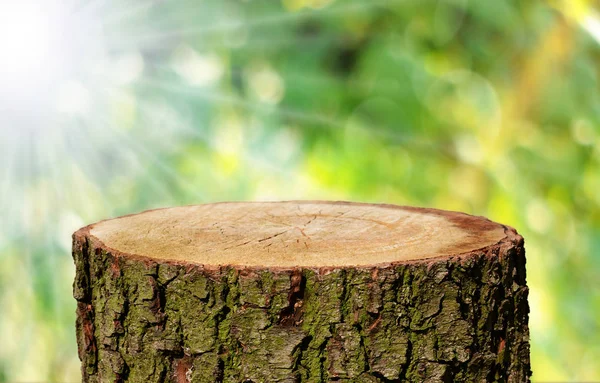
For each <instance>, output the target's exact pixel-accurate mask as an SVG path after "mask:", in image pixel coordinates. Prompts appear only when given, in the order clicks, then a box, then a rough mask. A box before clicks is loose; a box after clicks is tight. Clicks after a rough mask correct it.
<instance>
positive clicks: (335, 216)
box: [89, 201, 514, 268]
mask: <svg viewBox="0 0 600 383" xmlns="http://www.w3.org/2000/svg"><path fill="white" fill-rule="evenodd" d="M89 233H90V236H92V237H93V238H95V239H96V240H98V241H99V243H102V246H103V247H106V248H107V249H113V250H115V251H117V252H119V253H123V254H128V255H140V256H146V257H150V258H153V259H157V260H169V261H180V262H185V263H196V264H202V265H204V266H206V267H213V266H223V265H231V266H246V267H258V268H264V267H278V268H293V267H340V266H369V265H378V264H384V263H396V262H403V261H413V260H419V259H427V258H435V257H440V256H450V255H456V254H461V253H467V252H470V251H473V250H477V249H481V248H484V247H486V246H490V245H493V244H496V243H498V242H499V241H501V240H502V239H505V238H508V237H509V236H514V231H513V230H512V229H509V228H507V227H505V226H503V225H500V224H497V223H493V222H491V221H489V220H487V219H485V218H482V217H473V216H470V215H466V214H462V213H456V212H447V211H440V210H434V209H420V208H413V207H400V206H393V205H369V204H356V203H353V204H350V203H346V202H335V203H329V202H310V201H307V202H278V203H272V202H253V203H248V202H244V203H220V204H209V205H197V206H186V207H176V208H168V209H158V210H152V211H147V212H144V213H141V214H135V215H130V216H126V217H121V218H117V219H112V220H107V221H103V222H100V223H98V224H95V225H92V226H90V227H89Z"/></svg>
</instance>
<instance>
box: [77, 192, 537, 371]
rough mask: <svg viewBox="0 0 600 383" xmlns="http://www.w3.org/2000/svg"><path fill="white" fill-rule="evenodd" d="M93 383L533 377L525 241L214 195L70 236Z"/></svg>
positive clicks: (467, 221) (324, 205)
mask: <svg viewBox="0 0 600 383" xmlns="http://www.w3.org/2000/svg"><path fill="white" fill-rule="evenodd" d="M73 237H74V243H73V257H74V260H75V265H76V278H75V283H74V296H75V299H76V300H77V302H78V303H77V341H78V349H79V357H80V359H81V361H82V376H83V381H84V382H144V383H146V382H176V383H185V382H255V383H258V382H330V381H339V382H405V381H408V382H424V381H427V382H486V381H487V382H491V381H494V382H495V381H499V382H526V381H528V380H529V376H530V375H531V372H530V364H529V330H528V325H527V323H528V311H529V309H528V304H527V291H528V290H527V286H526V283H525V253H524V248H523V238H522V237H521V236H520V235H518V234H517V232H516V231H515V230H514V229H512V228H510V227H507V226H503V225H500V224H497V223H494V222H491V221H489V220H487V219H485V218H482V217H474V216H470V215H466V214H462V213H455V212H447V211H441V210H434V209H422V208H412V207H399V206H392V205H369V204H356V203H344V202H333V203H329V202H273V203H260V202H256V203H221V204H210V205H199V206H188V207H179V208H170V209H160V210H153V211H148V212H144V213H141V214H137V215H130V216H125V217H121V218H116V219H112V220H107V221H102V222H100V223H96V224H93V225H90V226H87V227H85V228H83V229H81V230H79V231H77V232H76V233H75V234H74V236H73Z"/></svg>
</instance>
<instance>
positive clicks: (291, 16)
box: [111, 0, 403, 48]
mask: <svg viewBox="0 0 600 383" xmlns="http://www.w3.org/2000/svg"><path fill="white" fill-rule="evenodd" d="M401 1H403V0H390V1H383V0H374V1H369V2H362V1H353V2H351V3H349V4H344V5H334V6H330V7H328V8H323V9H318V10H311V11H298V12H287V11H284V10H282V12H281V13H276V14H274V15H268V16H263V17H257V18H254V19H251V20H247V21H245V22H243V23H240V22H238V21H237V20H235V21H230V20H228V21H225V22H219V23H216V24H213V25H203V26H200V27H188V28H180V29H176V30H170V31H169V30H168V31H161V32H154V33H151V32H148V33H147V34H144V35H143V36H135V37H133V38H132V39H119V41H115V42H111V46H113V45H114V47H117V48H123V47H136V46H137V47H141V46H145V45H148V44H150V45H152V46H156V43H157V42H161V41H162V40H165V39H168V38H175V37H177V38H184V37H200V36H206V35H210V34H211V33H221V32H226V31H236V30H238V29H239V28H241V27H243V28H252V27H257V26H261V27H262V26H268V25H276V24H279V23H287V22H290V21H294V20H302V19H303V18H308V17H316V18H320V17H343V16H347V15H349V14H352V13H360V12H364V11H365V9H369V8H374V7H377V6H386V5H389V4H390V3H394V2H401ZM153 43H154V44H153Z"/></svg>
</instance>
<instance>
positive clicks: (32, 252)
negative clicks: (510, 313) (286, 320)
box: [0, 0, 600, 382]
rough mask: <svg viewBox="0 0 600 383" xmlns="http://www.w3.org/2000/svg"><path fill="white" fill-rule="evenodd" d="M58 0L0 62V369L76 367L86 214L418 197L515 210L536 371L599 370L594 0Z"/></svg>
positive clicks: (50, 377)
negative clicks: (79, 245)
mask: <svg viewBox="0 0 600 383" xmlns="http://www.w3.org/2000/svg"><path fill="white" fill-rule="evenodd" d="M30 3H31V4H30V5H33V8H31V9H33V12H35V7H37V6H38V5H39V4H37V3H38V2H30ZM39 3H40V4H41V3H43V2H41V1H40V2H39ZM55 3H60V2H58V1H57V2H55ZM63 3H64V4H63ZM44 4H45V5H43V7H47V6H48V4H47V3H44ZM52 6H54V5H52ZM61 7H62V8H61V11H60V12H58V13H60V17H58V16H57V18H48V19H47V21H48V20H49V24H48V25H49V27H48V26H47V27H48V28H62V29H61V33H62V34H61V35H60V37H61V38H60V39H57V40H56V41H58V43H57V42H56V41H54V43H53V44H55V45H47V46H46V48H47V47H48V46H49V47H51V48H52V49H51V50H49V51H48V52H46V56H43V57H45V59H43V60H41V59H40V60H38V61H39V62H33V63H29V64H31V65H29V66H27V65H24V62H25V61H15V62H13V64H15V65H12V66H10V68H11V69H10V70H11V71H12V72H9V71H8V69H6V68H8V67H5V72H6V73H9V74H10V75H9V76H4V77H0V79H2V81H0V96H2V97H1V98H0V112H1V113H0V115H1V117H0V122H1V124H0V139H1V141H0V217H1V222H0V382H77V381H80V374H79V360H78V359H77V352H76V343H75V325H74V322H75V300H74V299H73V298H72V290H71V284H72V280H73V277H74V266H73V263H72V259H71V255H70V246H71V238H70V236H71V233H72V232H73V231H75V230H76V229H78V228H79V227H81V226H83V225H85V224H88V223H91V222H94V221H98V220H100V219H104V218H108V217H114V216H117V215H122V214H127V213H132V212H138V211H142V210H145V209H150V208H155V207H160V206H172V205H184V204H197V203H206V202H212V201H225V200H280V199H285V200H287V199H336V200H338V199H339V200H353V201H367V202H385V203H395V204H407V205H417V206H430V207H436V208H441V209H448V210H460V211H464V212H467V213H471V214H476V215H485V216H487V217H489V218H491V219H493V220H496V221H499V222H501V223H505V224H508V225H511V226H514V227H515V228H517V230H518V231H519V232H520V233H521V234H522V235H523V236H524V237H525V242H526V251H527V272H528V275H527V279H528V283H529V285H530V289H531V290H530V291H531V293H530V305H531V316H530V328H531V352H532V354H531V357H532V368H533V373H534V374H533V380H534V381H538V382H542V381H593V380H597V381H600V363H598V360H600V315H599V313H600V282H599V277H598V273H599V271H600V84H599V75H600V66H599V64H600V16H599V15H598V13H597V10H598V11H600V4H599V3H596V2H593V1H587V2H586V1H576V0H571V1H559V0H557V1H517V0H514V1H509V0H495V1H482V0H476V1H475V0H389V1H377V0H375V1H373V0H370V1H367V0H360V1H357V0H345V1H334V0H281V1H275V0H246V1H229V0H221V1H216V0H204V1H201V0H194V1H190V0H179V1H150V0H148V1H143V0H136V1H134V0H128V1H124V0H91V1H77V0H72V1H66V0H63V2H62V3H61ZM0 8H2V6H0ZM0 10H1V9H0ZM5 11H6V12H5V15H10V11H14V9H10V8H7V9H5ZM19 14H20V15H22V16H23V15H24V17H27V14H28V12H21V13H19ZM48 14H50V13H48V12H46V11H44V12H43V13H42V15H43V16H44V15H48ZM44 17H46V16H44ZM52 17H54V16H52ZM65 20H68V22H65ZM59 21H60V26H59V27H56V26H53V24H52V23H56V24H58V23H59ZM25 24H26V23H25ZM19 25H21V24H19ZM27 25H28V26H27V28H34V27H35V25H39V23H38V24H35V23H30V24H27ZM49 30H52V31H55V29H49ZM0 32H1V33H5V34H10V33H9V32H10V31H8V32H7V31H6V30H2V29H1V28H0ZM46 32H47V31H46ZM22 33H23V36H25V34H26V33H28V32H22ZM36 33H37V32H36ZM40 33H43V31H41V32H40ZM35 36H37V35H34V38H30V39H29V40H27V41H26V40H23V43H22V44H20V43H19V44H20V45H19V44H17V45H18V46H19V47H20V49H21V50H17V51H14V52H11V51H10V50H7V49H4V47H0V51H2V56H0V69H1V68H2V63H7V62H10V60H11V58H12V57H13V56H11V55H16V54H17V53H18V54H20V56H19V57H21V58H20V59H19V60H25V59H23V57H25V58H26V57H30V56H31V55H32V54H34V53H37V51H36V49H38V50H39V49H45V48H40V47H38V46H36V45H35V44H37V42H38V40H39V38H41V37H42V36H38V37H35ZM21 37H22V36H21V35H19V34H16V35H12V36H10V38H9V39H12V40H10V41H13V40H16V41H17V42H19V41H21V40H19V39H20V38H21ZM2 41H7V36H6V35H5V36H4V39H2V38H0V43H1V42H2ZM26 43H27V44H29V45H28V46H27V45H24V44H26ZM13 45H14V44H13ZM27 49H29V50H27ZM23 50H25V51H23ZM57 50H60V52H58V51H57ZM15 52H16V53H15ZM24 52H25V53H27V54H24ZM27 55H30V56H27ZM31 57H38V58H40V57H42V56H35V55H34V56H31ZM56 60H59V61H56ZM48 63H59V64H60V65H59V64H57V65H56V66H55V67H56V68H54V67H53V68H54V69H52V70H50V69H48V68H50V65H49V64H48ZM32 65H33V66H32ZM15 68H16V69H15ZM23 68H29V69H28V70H30V71H31V72H30V73H22V72H19V71H22V70H23ZM31 68H33V69H31ZM36 68H37V69H36ZM57 68H58V69H57ZM18 73H20V76H21V77H18V76H17V74H18ZM32 76H35V77H32ZM32 79H34V80H35V81H33V80H32ZM42 79H43V81H42Z"/></svg>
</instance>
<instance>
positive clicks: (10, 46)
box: [0, 1, 64, 86]
mask: <svg viewBox="0 0 600 383" xmlns="http://www.w3.org/2000/svg"><path fill="white" fill-rule="evenodd" d="M61 13H62V12H61V9H60V7H58V6H57V3H56V2H43V3H42V4H36V3H34V2H30V1H24V2H20V1H10V2H9V1H6V2H4V1H3V2H0V52H1V56H2V60H0V75H1V76H2V79H3V80H4V81H3V82H10V84H7V85H13V86H17V85H20V86H23V82H28V81H36V80H38V81H39V78H40V76H44V75H46V74H49V75H51V73H52V72H53V71H55V70H57V69H59V67H60V66H59V65H58V64H59V62H60V59H61V57H62V54H63V52H62V51H63V45H62V42H63V41H64V38H63V36H62V35H63V33H64V31H63V27H64V23H63V21H64V20H61V18H62V17H63V15H62V14H61Z"/></svg>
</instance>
